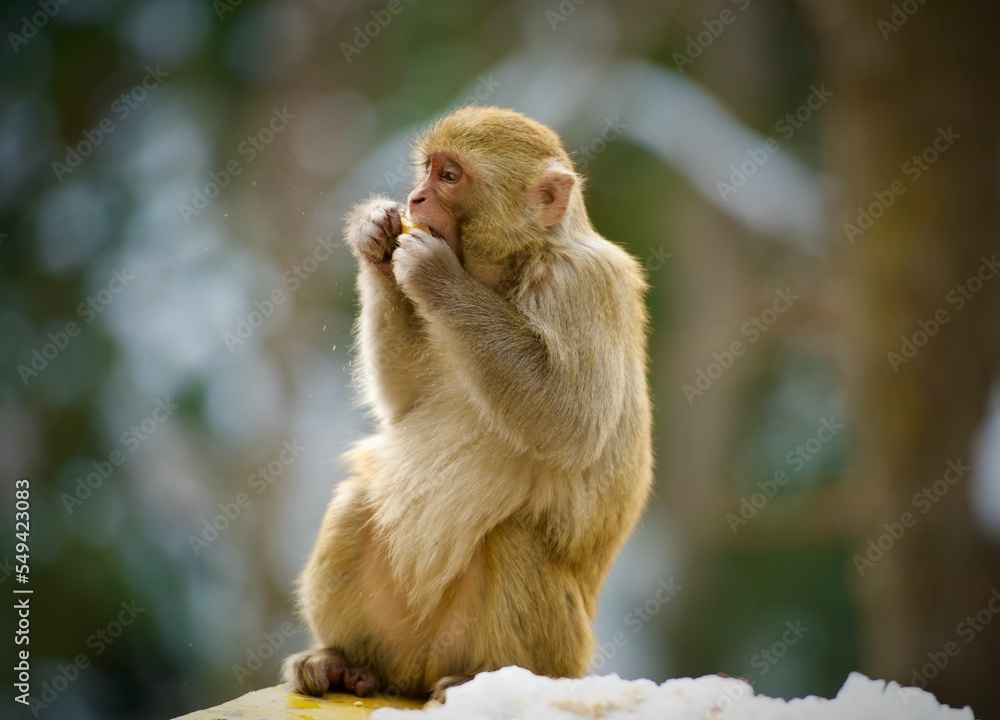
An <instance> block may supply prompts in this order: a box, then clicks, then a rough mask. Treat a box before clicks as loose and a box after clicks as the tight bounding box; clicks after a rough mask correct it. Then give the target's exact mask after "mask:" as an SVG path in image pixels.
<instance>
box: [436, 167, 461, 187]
mask: <svg viewBox="0 0 1000 720" xmlns="http://www.w3.org/2000/svg"><path fill="white" fill-rule="evenodd" d="M441 179H442V180H444V181H445V182H446V183H453V184H454V183H457V182H458V181H459V180H461V179H462V173H461V171H458V170H442V171H441Z"/></svg>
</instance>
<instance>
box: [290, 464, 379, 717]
mask: <svg viewBox="0 0 1000 720" xmlns="http://www.w3.org/2000/svg"><path fill="white" fill-rule="evenodd" d="M354 460H355V463H356V464H357V466H358V467H356V470H357V471H359V472H360V473H362V474H363V473H364V472H365V471H366V470H367V468H365V467H364V458H363V456H360V455H358V456H355V458H354ZM364 494H365V493H364V484H363V481H361V480H359V479H357V478H351V479H349V480H345V481H343V482H342V483H341V484H340V485H339V486H338V487H337V490H336V492H335V493H334V497H333V499H332V500H331V501H330V506H329V507H328V508H327V511H326V515H325V516H324V517H323V523H322V526H321V527H320V532H319V536H318V537H317V539H316V545H315V546H314V548H313V551H312V554H311V556H310V558H309V562H308V563H307V565H306V568H305V570H304V571H303V573H302V577H301V579H300V589H299V601H300V604H301V608H302V614H303V616H304V617H305V619H306V621H307V622H308V623H309V627H310V629H311V630H312V635H313V638H314V640H315V641H316V643H317V646H318V647H314V648H312V649H309V650H305V651H303V652H300V653H298V654H296V655H293V656H291V657H289V658H288V659H287V660H286V661H285V664H284V668H283V678H284V679H285V680H286V681H287V682H290V683H291V684H292V687H293V688H294V689H295V691H296V692H300V693H303V694H307V695H322V694H323V693H324V692H326V691H327V690H329V689H331V688H338V687H342V688H344V689H346V690H348V691H350V692H353V693H356V694H357V695H358V696H360V697H364V696H366V695H370V694H371V693H373V692H377V691H378V690H380V689H381V688H382V687H383V685H384V683H383V682H382V681H381V677H380V674H379V672H378V670H377V667H376V665H377V658H375V657H373V656H372V654H371V652H370V650H369V647H370V642H369V622H368V618H367V614H366V612H365V610H364V608H363V607H362V601H361V598H362V597H363V593H362V573H363V567H362V565H363V559H364V558H363V554H364V544H365V538H366V537H367V532H366V531H365V530H364V525H365V523H366V521H367V519H368V517H369V513H368V510H367V508H366V507H365V500H364Z"/></svg>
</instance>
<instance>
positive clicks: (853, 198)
mask: <svg viewBox="0 0 1000 720" xmlns="http://www.w3.org/2000/svg"><path fill="white" fill-rule="evenodd" d="M809 6H810V10H811V11H812V12H813V13H814V18H815V19H816V21H817V23H816V26H817V29H818V34H819V39H820V42H819V47H820V68H819V70H818V77H819V78H820V79H821V80H823V81H825V82H826V83H827V88H828V89H829V90H831V91H833V92H834V93H835V96H834V98H833V100H832V101H831V103H830V113H829V114H828V115H826V116H824V119H825V120H826V121H827V122H828V124H827V125H826V127H825V131H826V147H825V150H826V153H827V157H828V164H829V165H830V167H831V170H832V171H833V172H834V173H835V174H836V175H837V176H838V177H839V178H841V179H842V180H843V181H844V183H845V184H844V186H843V188H842V191H843V194H842V195H841V196H840V197H839V198H838V206H837V209H836V211H835V213H834V215H833V217H834V228H835V229H834V230H833V238H832V240H833V248H834V250H833V253H832V254H833V256H834V258H835V259H836V266H837V270H838V271H839V273H840V277H841V278H842V279H843V286H842V289H843V291H844V293H845V294H844V297H845V298H847V301H846V302H847V303H848V305H849V311H848V317H849V321H848V323H847V325H846V326H845V327H844V328H843V330H844V337H843V340H844V348H845V360H846V362H847V363H848V374H849V380H850V382H851V391H852V394H853V397H852V400H853V409H852V412H851V416H852V417H853V418H854V427H853V430H854V438H853V439H854V442H855V444H856V447H857V449H858V450H859V454H858V457H859V462H858V464H857V466H856V467H855V468H854V478H855V481H854V482H855V484H856V488H855V492H854V493H853V494H852V501H851V503H850V506H851V507H852V508H854V517H852V518H849V519H848V520H849V521H850V522H852V523H856V525H854V526H853V529H854V532H853V535H854V537H855V540H856V552H857V553H858V555H859V556H861V557H864V558H866V559H871V558H875V559H874V560H873V562H874V564H873V565H872V566H870V567H868V566H866V567H862V568H861V570H863V573H862V572H861V570H859V569H857V568H856V567H852V568H850V569H849V570H848V572H850V573H851V576H852V577H853V578H854V579H855V582H856V586H857V587H858V589H859V593H860V597H861V598H862V608H861V614H862V621H863V624H864V628H863V629H864V633H865V642H866V644H867V646H866V647H865V659H866V666H865V667H864V668H863V669H864V670H866V671H867V672H869V673H870V674H872V675H875V676H879V677H884V678H887V679H895V680H898V681H900V682H901V683H903V684H905V685H922V684H923V682H922V680H926V688H927V689H928V690H931V691H932V692H934V693H936V694H937V695H938V697H939V699H941V700H942V701H943V702H947V703H950V704H953V705H959V706H961V705H965V704H970V705H971V706H972V708H973V710H974V711H975V712H976V715H977V717H1000V692H998V691H997V688H996V687H995V686H994V683H993V682H991V681H990V680H989V679H990V678H992V680H995V679H996V672H997V670H996V669H997V664H998V662H1000V617H996V618H994V622H993V623H992V624H991V625H989V626H987V627H985V628H984V629H982V630H980V631H975V630H974V627H975V626H973V625H969V624H966V625H964V626H960V624H961V623H963V622H964V621H965V619H966V618H967V617H968V616H973V617H974V616H975V615H976V613H977V612H978V611H981V610H983V609H985V608H986V607H987V605H988V603H989V602H990V600H991V593H992V592H993V591H994V589H997V588H1000V548H998V546H997V544H996V542H995V541H991V540H990V538H988V537H987V536H985V534H984V533H983V532H982V530H981V528H980V527H978V526H977V523H976V521H975V519H974V518H973V517H972V514H971V499H970V496H969V489H970V485H971V482H972V480H971V475H972V472H966V473H965V474H964V475H963V476H962V477H961V479H960V480H958V482H957V483H956V484H954V485H947V484H945V483H942V482H940V481H941V480H942V478H944V476H945V473H946V471H947V470H948V462H949V461H954V462H957V461H958V460H959V459H961V462H962V463H963V464H965V465H971V464H973V463H972V453H971V451H972V443H973V441H974V439H975V435H976V431H977V429H978V428H979V426H980V423H981V421H982V419H983V415H984V411H985V408H986V403H987V400H988V397H989V391H990V387H991V382H992V381H993V379H994V378H995V377H996V372H997V368H998V357H1000V353H998V340H1000V273H998V274H997V276H996V277H995V278H993V279H992V280H990V281H988V282H986V283H985V286H984V288H983V289H982V290H981V291H980V292H978V293H976V294H974V295H973V296H972V297H971V299H967V300H966V304H965V306H964V307H963V308H961V309H959V308H958V306H957V302H953V300H955V298H956V296H955V295H951V296H949V293H950V292H951V291H952V290H953V289H954V288H955V287H956V286H957V285H958V284H959V283H964V282H966V280H967V279H968V278H969V277H970V276H973V275H975V274H976V272H977V271H978V270H979V268H980V266H981V264H982V260H981V258H982V257H983V256H985V257H986V258H991V257H993V256H994V254H996V253H998V243H997V240H998V238H1000V221H998V176H1000V171H998V166H1000V140H998V133H1000V88H998V82H1000V62H998V54H997V52H996V49H995V47H996V28H997V27H998V20H1000V10H998V8H997V6H996V4H995V3H994V2H992V1H991V0H974V1H968V2H962V3H944V2H926V3H925V4H921V2H918V1H917V0H906V2H903V0H899V1H898V2H897V3H896V4H895V5H893V4H892V3H889V2H880V3H871V2H868V1H867V0H842V1H841V2H833V3H830V2H824V1H823V0H815V1H813V2H810V3H809ZM897 8H898V9H897ZM908 11H909V12H910V14H907V12H908ZM894 13H895V14H894ZM880 21H885V22H883V23H880ZM949 133H952V134H953V135H957V136H958V137H957V139H953V140H951V141H946V140H943V139H941V140H937V139H938V138H944V137H946V136H948V135H949ZM935 140H937V142H938V151H939V153H938V154H939V158H938V159H937V161H936V162H933V163H931V162H927V163H926V165H925V167H926V170H920V175H919V177H917V176H916V173H917V170H916V169H914V168H919V166H918V165H917V164H916V163H915V162H913V160H912V156H914V155H918V156H919V155H921V153H922V152H923V151H924V150H925V149H926V148H929V147H932V146H933V145H934V143H935ZM927 155H928V158H927V160H930V159H931V158H932V157H933V155H934V153H933V152H931V151H928V153H927ZM908 161H909V162H911V163H912V164H911V165H910V166H905V165H904V164H905V163H907V162H908ZM894 181H898V182H899V184H897V185H896V186H895V188H896V190H897V192H898V190H899V188H901V187H902V188H903V189H904V190H905V191H904V192H903V193H902V194H900V195H898V196H895V197H894V200H893V202H892V204H891V206H888V207H885V209H884V212H883V213H882V215H881V217H879V218H878V219H875V220H874V222H873V224H872V225H871V227H870V229H868V230H865V231H864V232H863V234H859V235H856V236H854V237H853V244H852V242H851V240H850V239H848V237H847V233H846V231H845V229H844V226H843V223H844V222H849V223H851V224H852V225H855V226H857V225H858V223H859V220H858V208H859V206H860V207H865V208H868V207H869V206H870V205H872V204H873V203H879V202H882V203H883V204H884V205H889V203H888V198H889V195H888V194H887V193H892V187H893V185H892V184H893V182H894ZM875 193H880V194H881V196H882V201H880V200H879V199H878V197H877V196H876V195H875ZM878 210H879V209H878V208H877V207H876V208H874V209H873V214H875V213H878ZM859 229H860V228H859ZM972 287H975V283H973V285H972ZM970 289H971V288H970ZM942 310H943V311H944V313H946V317H947V318H948V321H947V322H946V323H944V324H940V327H939V329H938V331H937V333H936V334H935V335H934V336H933V337H929V338H927V340H926V344H925V345H924V347H922V348H921V349H919V350H918V351H917V353H916V355H915V356H913V358H912V359H909V360H908V361H906V362H897V367H896V368H893V366H892V365H891V363H890V359H889V357H888V353H890V352H894V353H898V354H900V355H901V356H902V355H903V353H902V346H903V341H902V340H901V336H905V337H908V338H911V339H915V340H916V341H917V342H921V341H922V340H923V338H922V337H920V336H919V335H918V336H917V337H916V338H914V334H915V333H916V332H917V331H918V330H920V327H919V326H918V322H920V321H925V325H926V327H928V328H930V330H933V323H932V322H931V320H932V319H933V318H934V317H935V314H936V313H939V312H941V311H942ZM941 317H944V316H941ZM939 319H940V318H939ZM907 350H909V349H908V348H907ZM904 360H905V358H904ZM953 477H954V476H953ZM935 482H938V485H937V488H938V489H939V490H940V489H942V488H947V492H946V493H945V494H944V496H943V497H942V498H940V500H939V501H937V502H933V503H931V501H930V499H927V500H922V501H918V502H916V503H915V502H914V495H915V494H917V493H920V492H921V491H922V490H923V489H924V488H928V487H931V488H933V486H934V484H935ZM931 492H932V494H933V493H934V490H933V489H932V491H931ZM935 497H936V496H935ZM904 512H909V513H911V515H912V519H913V525H912V527H911V528H903V529H904V530H905V532H904V533H903V534H902V537H900V538H898V539H896V538H893V537H891V535H889V536H887V537H885V538H882V544H883V545H884V546H888V545H889V542H890V540H891V542H892V547H891V549H889V550H887V551H885V552H884V555H883V556H882V557H881V558H880V559H878V553H877V552H874V551H873V552H872V553H871V556H868V555H867V553H868V551H869V548H868V547H867V544H868V541H869V539H873V540H876V541H878V539H879V536H880V535H883V534H885V533H887V529H886V528H885V526H884V523H889V525H890V527H891V526H892V524H893V523H899V522H900V518H901V516H902V514H903V513H904ZM893 529H894V530H896V532H897V534H898V533H899V530H900V528H899V527H895V528H893ZM995 607H996V603H994V608H995ZM948 643H953V644H952V645H948ZM956 650H957V654H956ZM949 651H951V654H950V655H949ZM942 653H943V654H942ZM951 655H954V656H953V657H952V656H951ZM935 660H936V661H937V662H936V665H935V664H934V661H935ZM939 665H944V667H943V669H939V668H938V667H937V666H939Z"/></svg>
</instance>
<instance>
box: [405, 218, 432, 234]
mask: <svg viewBox="0 0 1000 720" xmlns="http://www.w3.org/2000/svg"><path fill="white" fill-rule="evenodd" d="M399 220H400V222H401V224H402V226H403V231H402V232H401V233H400V235H405V234H406V233H408V232H410V231H411V230H413V229H414V228H416V229H417V230H423V231H424V232H427V233H429V232H430V231H431V229H430V228H429V227H427V226H426V225H423V224H421V223H418V222H413V221H412V220H410V218H408V217H406V215H400V216H399Z"/></svg>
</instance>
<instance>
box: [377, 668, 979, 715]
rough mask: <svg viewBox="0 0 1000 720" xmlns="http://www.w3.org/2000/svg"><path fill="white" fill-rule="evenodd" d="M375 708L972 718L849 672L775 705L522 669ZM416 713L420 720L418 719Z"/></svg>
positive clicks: (693, 683)
mask: <svg viewBox="0 0 1000 720" xmlns="http://www.w3.org/2000/svg"><path fill="white" fill-rule="evenodd" d="M431 705H435V704H434V703H431V704H429V705H428V706H427V707H425V708H424V709H423V710H393V709H388V708H386V709H382V710H376V711H375V712H374V713H373V714H372V718H374V719H375V720H522V719H523V720H576V719H577V718H584V719H586V720H647V719H648V720H654V719H655V720H975V718H974V716H973V714H972V710H970V709H969V708H965V709H962V710H954V709H952V708H949V707H946V706H944V705H940V704H938V702H937V700H936V699H935V698H934V696H933V695H931V694H930V693H928V692H925V691H923V690H919V689H917V688H901V687H900V686H899V685H897V684H896V683H894V682H889V683H887V682H885V681H884V680H870V679H869V678H867V677H865V676H864V675H862V674H860V673H851V675H850V676H849V677H848V678H847V680H846V681H845V682H844V686H843V687H842V688H841V689H840V691H839V692H838V693H837V696H836V697H835V698H833V699H830V700H827V699H825V698H818V697H814V696H810V697H807V698H803V699H800V700H798V699H797V700H788V701H785V700H777V699H773V698H769V697H765V696H763V695H755V694H754V692H753V689H752V688H751V687H750V685H748V684H747V683H746V682H744V681H742V680H734V679H732V678H722V677H718V676H716V675H707V676H705V677H701V678H697V679H692V678H681V679H678V680H667V681H666V682H665V683H663V684H662V685H657V684H656V683H654V682H653V681H652V680H622V679H621V678H619V677H618V676H617V675H604V676H592V677H586V678H582V679H575V680H574V679H567V678H563V679H559V680H556V679H553V678H548V677H540V676H538V675H534V674H532V673H531V672H529V671H528V670H525V669H523V668H519V667H506V668H503V669H501V670H497V671H495V672H488V673H480V674H479V675H477V676H476V677H475V678H474V679H473V680H471V681H469V682H467V683H465V684H464V685H459V686H457V687H454V688H451V689H450V690H448V692H447V702H446V703H445V704H444V705H437V706H436V707H431ZM418 716H419V717H418Z"/></svg>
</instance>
